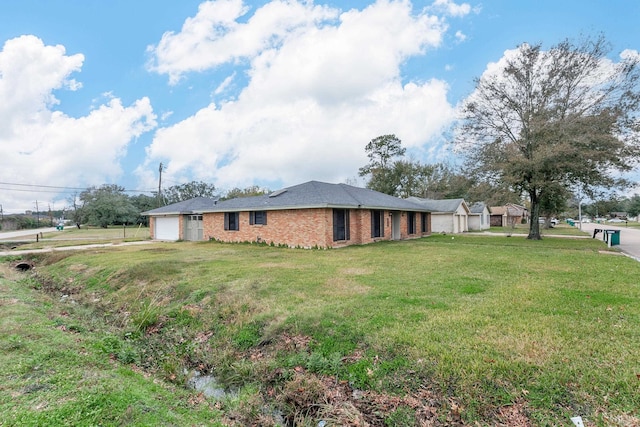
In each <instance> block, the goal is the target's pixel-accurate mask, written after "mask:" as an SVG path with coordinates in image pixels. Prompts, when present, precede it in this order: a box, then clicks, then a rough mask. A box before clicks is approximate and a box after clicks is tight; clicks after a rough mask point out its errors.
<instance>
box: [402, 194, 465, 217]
mask: <svg viewBox="0 0 640 427" xmlns="http://www.w3.org/2000/svg"><path fill="white" fill-rule="evenodd" d="M407 200H409V201H411V202H414V203H418V204H420V205H422V206H424V207H425V208H427V209H428V210H429V211H431V212H441V213H454V212H456V211H457V210H458V208H459V207H460V205H462V206H463V208H464V210H465V212H467V213H468V212H469V207H468V206H467V204H466V202H465V201H464V199H442V200H435V199H423V198H420V197H414V196H412V197H409V198H407Z"/></svg>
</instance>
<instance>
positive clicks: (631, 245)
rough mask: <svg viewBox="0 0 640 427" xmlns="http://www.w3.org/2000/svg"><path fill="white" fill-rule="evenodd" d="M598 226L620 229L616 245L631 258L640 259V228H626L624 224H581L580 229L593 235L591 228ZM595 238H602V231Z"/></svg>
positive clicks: (607, 228) (605, 228)
mask: <svg viewBox="0 0 640 427" xmlns="http://www.w3.org/2000/svg"><path fill="white" fill-rule="evenodd" d="M596 228H599V229H604V230H620V246H617V247H618V248H619V249H620V250H621V251H622V252H624V253H625V254H626V255H628V256H630V257H631V258H633V259H635V260H637V261H640V229H638V228H627V227H625V226H624V225H623V226H621V227H619V226H615V225H610V224H593V223H589V224H582V231H584V232H585V233H588V234H589V235H591V236H593V230H594V229H596ZM596 239H602V233H599V234H598V235H597V236H596Z"/></svg>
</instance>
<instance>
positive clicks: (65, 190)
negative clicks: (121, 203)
mask: <svg viewBox="0 0 640 427" xmlns="http://www.w3.org/2000/svg"><path fill="white" fill-rule="evenodd" d="M0 185H12V186H16V187H35V188H52V189H53V188H56V189H59V191H50V190H37V189H20V188H0V190H5V191H27V192H34V193H70V192H73V191H85V190H89V189H91V188H99V187H95V186H89V187H64V186H56V185H42V184H20V183H16V182H0ZM123 191H125V192H131V193H153V192H154V191H155V190H123Z"/></svg>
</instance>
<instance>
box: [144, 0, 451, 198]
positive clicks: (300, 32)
mask: <svg viewBox="0 0 640 427" xmlns="http://www.w3.org/2000/svg"><path fill="white" fill-rule="evenodd" d="M225 3H227V2H225ZM233 4H234V5H235V8H234V11H235V16H236V19H237V18H238V17H240V16H241V12H242V11H244V7H243V6H242V4H241V3H239V2H233ZM215 6H216V4H215V2H212V3H207V4H206V7H215ZM202 9H203V7H201V8H200V11H199V13H198V15H201V14H203V12H202ZM231 15H233V14H230V15H229V16H231ZM258 18H259V19H258ZM330 18H336V19H334V20H331V19H330ZM211 22H213V21H210V24H211ZM191 26H192V24H191V21H190V20H187V22H185V25H184V26H183V32H185V29H186V31H187V32H188V34H183V32H181V33H178V34H173V33H170V34H169V33H167V34H165V35H164V36H163V39H162V41H161V43H160V44H159V46H158V48H157V49H156V50H155V52H156V54H157V57H156V60H157V64H158V66H157V67H156V69H155V70H156V71H158V72H163V73H167V74H169V76H170V79H171V80H172V81H173V82H175V81H176V79H177V78H179V77H180V76H182V75H183V73H185V72H187V71H190V70H196V69H199V68H198V67H203V68H206V67H215V66H217V65H219V64H220V63H222V62H224V61H229V62H235V61H237V60H238V57H239V55H244V56H245V57H246V58H247V59H249V60H250V62H249V66H250V69H249V71H248V76H249V83H248V84H247V86H246V87H245V88H243V89H242V91H241V92H240V93H239V95H238V96H237V97H236V98H235V99H234V100H232V101H227V102H223V103H219V104H218V105H216V104H211V105H209V106H208V107H206V108H203V109H201V110H200V111H198V112H197V113H196V114H195V115H193V116H192V117H189V118H187V119H185V120H183V121H182V122H180V123H177V124H175V125H174V126H171V127H167V128H163V129H159V130H158V131H157V133H156V135H155V138H154V140H153V143H152V144H151V145H150V146H149V147H148V148H147V159H146V161H145V164H144V165H141V167H140V168H139V169H138V171H137V173H138V175H139V176H140V178H141V179H142V180H143V181H144V182H145V184H143V185H151V183H152V182H153V181H154V178H153V177H152V176H151V174H149V173H147V172H145V170H150V169H151V168H150V167H149V166H150V165H153V164H156V163H157V162H159V161H163V162H165V164H167V165H168V169H167V177H168V178H169V179H172V180H174V181H180V180H183V179H202V180H210V181H213V182H215V183H216V185H217V186H219V187H222V188H230V187H234V186H245V185H251V184H253V183H256V182H258V183H259V182H260V181H261V182H265V181H266V182H283V183H285V184H294V183H298V182H302V181H304V180H308V179H321V180H327V181H332V182H336V181H344V180H345V179H347V178H351V177H353V175H354V173H356V172H357V170H358V168H359V167H360V166H362V165H364V164H365V163H366V154H365V152H364V146H365V145H366V144H367V142H368V141H369V140H371V139H372V138H374V137H376V136H379V135H381V134H387V133H395V134H396V135H397V136H398V137H399V138H400V139H401V140H402V141H403V145H405V146H406V147H409V148H411V147H414V148H416V149H419V150H423V151H429V150H431V149H432V148H433V147H428V146H427V147H425V144H428V143H429V142H430V141H432V140H433V139H434V138H436V137H437V136H438V135H439V132H440V131H441V129H442V128H443V127H444V126H446V125H447V124H448V123H449V122H450V121H451V120H452V118H453V115H454V111H453V107H452V106H451V105H450V104H449V103H448V102H447V100H446V95H447V91H448V87H447V85H446V83H444V82H442V81H438V80H430V81H426V82H419V81H414V82H409V83H406V84H404V85H403V83H402V64H403V63H404V61H406V60H407V59H408V58H410V57H412V56H419V55H424V54H425V52H426V51H427V49H429V48H436V47H438V46H439V45H440V44H441V42H442V37H443V34H444V32H445V31H446V30H447V25H446V22H445V21H444V20H443V19H441V18H439V17H437V16H433V15H429V14H427V13H425V12H422V13H417V14H416V13H414V12H413V11H412V5H411V3H410V2H408V1H386V0H380V1H378V2H376V3H375V4H372V5H370V6H368V7H366V8H365V9H363V10H355V9H353V10H349V11H347V12H344V13H337V11H335V10H331V9H327V8H321V7H319V6H312V4H311V3H305V4H304V5H301V4H300V3H297V2H293V1H292V2H272V3H268V4H267V5H265V6H263V7H262V8H260V9H258V10H256V11H255V14H254V15H253V16H252V17H250V18H249V19H247V20H246V24H240V23H235V22H231V21H229V20H227V21H225V31H223V34H222V35H217V36H216V37H211V33H209V32H206V31H204V30H202V31H201V34H203V36H202V37H201V38H200V39H198V38H194V37H193V36H192V35H193V33H194V31H192V30H191V29H190V27H191ZM216 34H217V33H216ZM239 34H242V35H244V36H245V38H244V40H249V41H248V42H246V43H245V44H244V45H243V44H240V45H239V46H238V44H237V43H236V41H237V40H238V37H240V36H239ZM247 35H251V36H250V37H247ZM187 36H189V42H188V44H189V47H187V46H185V45H181V46H180V47H178V44H177V41H178V40H182V41H184V40H185V39H186V38H187ZM174 41H175V42H176V44H172V43H173V42H174ZM195 46H197V47H198V48H199V49H203V50H202V51H200V56H205V57H206V56H209V57H216V58H217V59H216V60H215V61H210V62H209V63H207V64H204V63H200V64H199V65H197V66H196V65H188V64H189V63H190V61H191V60H192V53H193V52H194V47H195ZM234 47H237V49H234ZM169 51H171V54H170V55H169ZM220 52H233V53H229V54H225V55H219V53H220ZM239 52H240V53H239ZM181 55H182V56H181ZM167 57H171V58H172V60H171V61H166V60H165V59H164V58H167ZM225 84H226V81H225V82H223V83H222V84H221V85H220V87H224V86H225Z"/></svg>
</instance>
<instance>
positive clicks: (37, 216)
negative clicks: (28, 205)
mask: <svg viewBox="0 0 640 427" xmlns="http://www.w3.org/2000/svg"><path fill="white" fill-rule="evenodd" d="M36 223H37V224H38V228H40V209H38V201H37V200H36Z"/></svg>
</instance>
